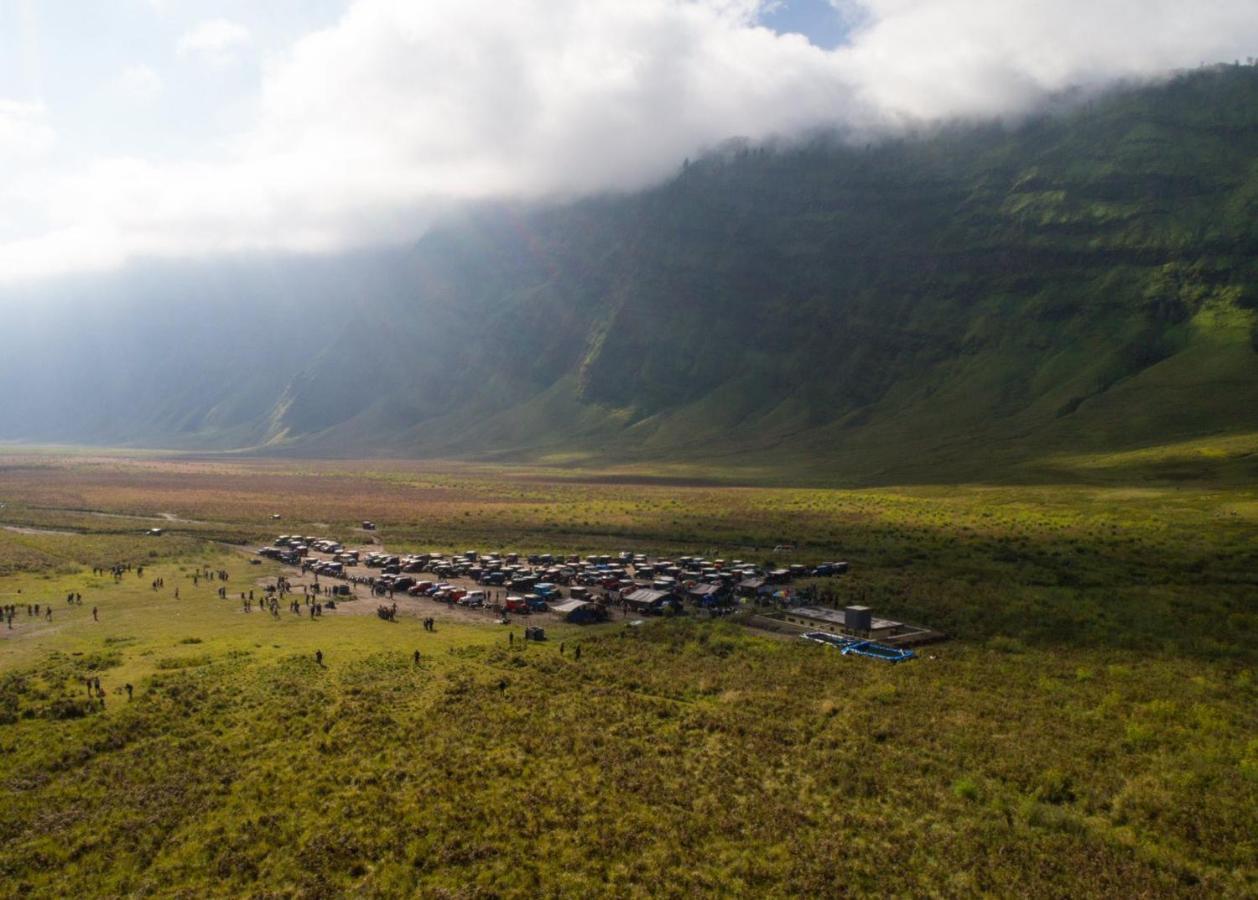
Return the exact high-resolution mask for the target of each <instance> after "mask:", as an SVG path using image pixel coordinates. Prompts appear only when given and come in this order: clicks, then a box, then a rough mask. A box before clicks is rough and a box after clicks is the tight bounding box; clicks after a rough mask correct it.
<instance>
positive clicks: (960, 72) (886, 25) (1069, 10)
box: [832, 0, 1258, 118]
mask: <svg viewBox="0 0 1258 900" xmlns="http://www.w3.org/2000/svg"><path fill="white" fill-rule="evenodd" d="M832 2H834V3H835V5H836V6H837V7H838V8H840V9H841V10H844V11H846V12H848V13H849V14H851V15H853V21H855V22H857V23H859V24H858V26H857V30H856V32H855V34H854V35H853V37H852V41H851V44H850V45H849V46H848V47H846V48H844V49H843V50H841V51H840V58H841V60H842V66H843V70H844V73H845V76H846V77H847V78H848V79H849V80H850V81H851V82H852V83H853V84H855V85H857V86H858V87H859V90H860V93H861V96H862V97H863V98H864V99H865V100H867V101H868V102H869V103H871V104H873V105H874V106H876V107H878V108H880V109H882V110H884V111H887V112H889V113H892V114H896V115H903V116H910V117H918V118H934V117H937V116H940V115H987V114H998V113H1006V112H1012V111H1016V110H1019V109H1023V108H1025V107H1026V106H1027V105H1028V104H1030V103H1033V102H1035V101H1036V100H1038V99H1041V98H1042V97H1044V95H1045V94H1048V93H1051V92H1054V91H1060V90H1062V89H1065V88H1068V87H1074V86H1089V85H1097V84H1101V83H1105V82H1109V81H1112V80H1114V79H1117V78H1140V77H1147V76H1154V75H1160V74H1162V73H1164V72H1167V71H1169V70H1171V69H1174V68H1178V67H1193V66H1196V65H1198V64H1199V63H1201V62H1207V63H1213V62H1221V61H1225V60H1226V61H1231V60H1232V59H1235V58H1241V59H1243V58H1244V57H1245V56H1246V55H1247V54H1252V53H1253V52H1254V50H1253V48H1254V47H1255V46H1258V15H1256V14H1255V9H1254V5H1253V3H1252V0H1195V2H1191V3H1189V2H1184V0H832Z"/></svg>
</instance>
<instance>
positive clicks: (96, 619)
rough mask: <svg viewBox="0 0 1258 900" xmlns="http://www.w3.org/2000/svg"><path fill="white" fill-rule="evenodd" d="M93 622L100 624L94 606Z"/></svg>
mask: <svg viewBox="0 0 1258 900" xmlns="http://www.w3.org/2000/svg"><path fill="white" fill-rule="evenodd" d="M92 621H93V622H99V621H100V617H99V616H98V615H96V607H95V606H93V607H92Z"/></svg>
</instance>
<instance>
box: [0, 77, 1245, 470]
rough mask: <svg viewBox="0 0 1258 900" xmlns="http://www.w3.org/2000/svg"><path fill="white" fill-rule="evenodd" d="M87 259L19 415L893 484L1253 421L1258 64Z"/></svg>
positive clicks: (221, 435)
mask: <svg viewBox="0 0 1258 900" xmlns="http://www.w3.org/2000/svg"><path fill="white" fill-rule="evenodd" d="M101 284H104V285H105V286H104V287H102V286H101ZM101 284H91V285H79V286H78V287H77V288H76V289H75V290H76V291H77V292H78V293H80V294H82V295H84V296H87V297H88V298H89V299H90V300H92V303H90V304H89V306H90V308H92V309H95V310H97V312H96V313H93V314H91V315H88V316H82V315H78V314H77V313H76V314H74V315H71V314H69V313H66V314H64V315H63V316H62V317H61V318H57V317H56V316H51V317H50V315H45V314H44V313H42V312H41V311H40V310H39V305H38V303H36V302H34V301H32V302H31V303H28V304H25V305H24V306H23V307H21V308H22V309H23V310H25V311H24V312H21V313H20V314H18V315H17V316H16V319H15V320H14V321H11V322H10V323H9V324H10V329H9V333H10V335H11V338H10V340H11V352H10V353H8V354H6V355H5V358H4V359H0V387H3V388H4V395H5V398H6V401H5V403H4V404H3V405H2V407H0V438H21V439H28V440H65V441H80V442H94V443H113V444H134V445H145V446H174V447H193V448H220V449H221V448H246V449H254V450H256V449H258V448H260V447H264V448H265V449H266V450H267V452H276V453H289V454H298V455H308V456H359V455H405V456H418V457H423V456H448V457H463V458H479V459H493V460H533V461H543V462H545V461H550V462H560V461H588V462H591V463H600V464H602V463H609V462H611V463H622V462H623V463H640V464H646V465H650V464H656V463H662V462H669V461H679V460H680V461H692V462H700V463H702V462H705V461H707V462H712V463H720V464H722V465H726V464H728V465H734V466H760V467H766V466H767V467H778V468H780V469H782V470H785V471H800V472H803V473H807V474H817V475H820V476H824V477H834V478H838V479H844V480H852V481H861V480H864V481H880V480H895V479H898V480H903V479H923V480H939V479H942V480H948V479H952V478H957V479H959V478H973V477H995V476H996V473H1002V472H1003V473H1010V472H1018V471H1023V470H1025V468H1026V467H1027V466H1028V465H1033V464H1035V463H1036V461H1037V460H1042V459H1046V458H1049V457H1054V456H1059V455H1062V454H1081V453H1089V452H1101V451H1111V450H1113V451H1125V450H1136V449H1138V448H1141V447H1147V446H1153V445H1161V444H1173V443H1176V442H1182V441H1188V440H1192V439H1194V438H1197V437H1202V436H1211V435H1243V434H1247V433H1255V432H1258V324H1256V322H1258V319H1256V314H1255V310H1256V308H1258V69H1255V68H1253V67H1238V66H1226V67H1217V68H1212V69H1203V70H1200V71H1197V72H1193V73H1188V74H1184V75H1180V76H1177V77H1175V78H1173V79H1170V80H1168V81H1167V82H1165V83H1162V84H1158V85H1152V86H1143V87H1135V88H1128V89H1123V90H1118V91H1113V92H1110V93H1109V94H1107V95H1104V96H1102V97H1097V98H1093V99H1092V100H1080V101H1078V102H1076V103H1073V104H1071V105H1070V106H1069V109H1068V111H1066V112H1060V113H1053V114H1047V113H1046V114H1043V115H1041V116H1038V117H1035V118H1032V119H1029V120H1026V121H1022V122H1019V123H1014V124H1008V125H1002V124H999V123H986V124H965V125H961V124H958V125H953V126H949V127H945V128H939V129H934V130H931V131H929V132H928V133H922V134H919V135H913V136H906V137H903V138H900V139H897V140H893V141H886V142H879V143H872V144H869V145H865V144H853V143H852V142H851V141H844V140H840V139H838V138H835V137H831V136H818V137H815V138H811V139H808V140H805V141H797V142H793V143H783V144H781V145H777V146H751V145H746V144H742V143H738V142H732V143H730V144H729V145H728V146H726V147H723V148H721V149H720V150H718V151H717V152H713V153H711V154H709V155H707V156H705V157H703V158H701V159H698V160H696V161H694V162H689V161H688V162H687V163H686V165H685V166H684V167H682V169H681V170H680V171H679V172H678V174H677V175H676V177H675V178H673V179H671V180H670V181H669V182H668V183H666V184H663V185H660V186H659V187H657V188H655V189H652V190H649V191H646V192H642V193H639V194H632V195H622V196H609V197H603V198H597V199H592V200H585V201H581V202H576V203H571V204H566V205H558V206H550V207H545V208H539V207H527V206H509V205H502V206H486V207H483V208H479V209H475V210H470V211H467V212H465V213H463V214H461V215H459V216H457V217H451V218H450V219H448V220H446V221H444V222H443V223H442V225H441V226H440V227H437V228H435V229H433V230H432V231H431V232H430V233H429V234H427V235H426V236H425V237H424V238H423V239H422V240H421V241H420V242H419V243H418V245H416V246H415V247H414V248H413V249H412V250H410V251H407V252H405V253H399V254H389V253H382V254H375V255H370V256H361V257H355V258H352V259H349V258H347V259H342V260H322V261H319V260H285V261H282V262H278V263H276V262H272V263H257V264H256V265H255V264H250V265H244V266H237V267H235V268H231V267H229V268H228V269H226V270H225V271H213V272H211V271H209V270H208V267H207V268H201V267H197V266H188V267H184V268H182V269H169V270H165V271H164V272H163V273H162V274H161V275H160V276H154V275H152V273H150V274H149V275H148V276H145V277H143V278H141V277H139V276H134V275H124V276H117V277H116V278H114V279H113V280H112V281H111V280H109V279H105V280H103V282H102V283H101ZM137 285H138V286H137ZM117 297H123V298H125V301H124V302H120V303H118V304H111V302H110V299H111V298H117ZM53 306H56V304H53ZM65 308H66V309H72V308H73V309H77V308H78V307H76V306H74V305H73V304H68V305H65ZM32 309H34V310H35V311H34V312H32V311H31V310H32ZM50 347H53V348H56V349H54V350H51V351H50V350H49V349H48V348H50ZM50 353H51V355H52V357H53V358H52V359H50ZM1254 474H1255V475H1258V472H1255V473H1254Z"/></svg>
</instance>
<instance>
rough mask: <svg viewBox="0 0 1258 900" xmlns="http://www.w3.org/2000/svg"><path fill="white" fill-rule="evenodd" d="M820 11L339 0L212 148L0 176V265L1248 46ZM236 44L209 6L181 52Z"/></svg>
mask: <svg viewBox="0 0 1258 900" xmlns="http://www.w3.org/2000/svg"><path fill="white" fill-rule="evenodd" d="M832 2H834V3H835V5H836V8H837V9H838V10H839V12H840V13H841V14H842V15H844V16H845V18H846V20H847V21H849V22H851V23H855V24H854V27H855V31H854V32H853V34H852V36H851V39H850V41H849V42H848V43H847V44H846V45H844V46H842V47H840V48H838V49H837V50H834V51H830V52H827V51H824V50H821V49H819V48H817V47H815V46H813V45H811V44H809V43H808V41H807V40H805V39H804V38H803V37H801V36H798V35H777V34H775V33H773V32H771V31H769V30H767V29H764V28H761V27H757V26H756V24H755V23H756V21H757V17H758V15H759V13H760V12H761V10H762V8H763V5H764V4H763V3H761V2H758V0H515V2H510V3H503V2H501V0H425V2H423V3H415V2H411V0H358V2H355V3H354V4H353V5H352V6H351V7H350V8H349V9H348V11H347V12H346V13H345V14H344V15H343V16H342V17H341V18H340V20H339V21H337V22H336V24H335V25H334V26H332V27H330V28H327V29H325V30H322V31H319V32H315V33H312V34H309V35H307V36H306V37H304V38H303V39H301V40H300V41H298V42H297V43H296V44H295V45H294V46H293V47H291V48H290V49H289V50H288V51H287V52H286V53H284V54H283V55H280V56H276V57H272V58H270V59H268V60H267V61H266V62H265V63H264V68H263V75H262V87H261V94H260V98H259V101H258V110H259V111H258V115H257V119H256V122H255V123H254V125H253V126H252V127H251V128H250V129H249V130H248V131H247V132H246V133H243V134H238V135H235V136H224V138H223V140H222V141H221V142H219V149H217V150H216V151H214V152H213V153H212V155H208V156H206V157H205V158H202V159H195V160H190V159H179V160H161V159H149V160H139V159H125V160H109V159H101V160H97V161H96V162H94V163H91V164H90V165H86V166H83V167H81V168H79V169H76V170H74V171H70V172H67V171H60V170H53V169H48V168H35V169H32V170H31V171H29V172H27V173H25V174H26V176H27V177H26V178H25V179H23V181H22V184H23V187H22V189H21V190H17V189H16V188H13V187H12V186H10V189H9V190H8V191H7V192H6V190H5V189H4V187H5V186H4V184H3V182H0V209H3V208H4V206H5V204H6V203H11V204H12V208H14V209H21V208H34V209H37V210H38V213H39V215H38V216H34V217H32V220H33V221H38V222H39V227H38V228H34V229H31V230H29V231H28V232H27V233H24V234H22V235H21V236H20V237H21V241H22V243H20V244H16V243H8V244H4V243H2V241H3V238H0V279H3V278H4V277H5V276H9V277H15V276H17V275H24V276H30V275H32V274H39V273H46V272H55V271H61V270H64V269H66V268H70V267H76V266H77V267H94V266H105V265H113V264H116V263H117V262H119V261H122V260H126V259H129V258H135V257H140V256H147V255H157V256H176V255H188V254H214V253H224V252H233V251H247V250H298V251H302V250H305V251H322V250H332V249H338V248H343V247H347V246H350V245H355V244H364V243H371V242H377V241H382V240H391V241H409V240H412V239H414V237H415V236H416V233H417V231H418V230H419V229H421V228H422V227H423V224H424V223H425V222H426V221H428V220H429V218H430V217H431V215H432V214H433V212H434V211H435V210H439V209H442V208H443V207H445V206H446V205H448V204H450V203H456V202H459V201H460V200H466V199H475V198H485V197H496V196H509V197H539V196H547V195H559V194H570V193H579V192H585V191H595V190H603V189H617V188H626V189H628V188H634V187H638V186H642V185H645V184H648V183H650V182H652V181H653V180H655V179H658V178H660V177H662V176H664V175H666V174H667V173H669V172H670V171H673V170H674V169H675V168H676V167H677V166H678V165H679V163H680V161H681V159H682V158H684V157H685V156H687V155H693V154H695V153H696V152H699V151H701V150H702V149H703V148H704V147H708V146H712V145H714V144H717V143H719V142H720V141H722V140H723V139H725V138H727V137H730V136H733V135H742V136H747V137H751V138H761V137H767V136H770V135H773V134H782V133H791V132H794V131H798V130H800V129H806V128H809V127H811V126H817V125H826V124H834V123H845V124H849V125H852V126H854V127H858V128H862V129H866V130H868V129H875V128H886V127H894V126H895V124H896V123H899V122H903V121H908V120H915V119H921V118H927V119H929V118H936V117H941V116H953V115H980V114H999V113H1005V112H1010V111H1015V110H1018V109H1021V108H1023V107H1025V105H1026V104H1028V103H1033V102H1035V101H1036V100H1037V99H1039V98H1041V97H1043V96H1044V95H1045V94H1046V93H1048V92H1052V91H1055V90H1059V89H1061V88H1065V87H1068V86H1070V85H1073V84H1080V83H1081V84H1095V83H1100V82H1103V81H1107V80H1110V79H1113V78H1117V77H1132V76H1134V77H1141V76H1149V75H1155V74H1159V73H1162V72H1164V71H1166V70H1167V69H1170V68H1173V67H1177V66H1195V65H1196V64H1197V63H1198V62H1199V61H1202V60H1205V61H1214V60H1219V59H1229V60H1230V59H1232V58H1233V57H1241V58H1243V57H1244V56H1245V55H1246V49H1247V48H1252V47H1254V46H1258V17H1256V16H1254V15H1253V14H1252V0H1197V2H1196V3H1194V4H1192V5H1188V4H1183V3H1181V2H1175V3H1173V2H1170V0H1139V2H1132V0H1056V2H1051V3H1050V2H1046V0H832ZM248 39H249V38H248V32H247V31H243V29H241V27H240V26H234V25H233V24H232V23H230V22H225V21H223V20H217V21H216V22H211V23H204V24H203V25H202V26H199V27H198V28H197V29H195V30H194V31H193V32H190V33H189V34H188V35H185V37H184V39H183V40H181V41H180V48H179V52H180V53H181V54H183V55H185V56H186V55H189V54H195V55H198V56H202V57H205V58H209V59H216V58H217V59H221V58H222V56H221V54H223V53H228V52H231V51H233V50H235V49H238V48H239V47H240V46H241V45H242V43H244V42H247V41H248ZM1249 52H1251V53H1252V52H1253V50H1252V49H1250V50H1249ZM37 119H38V117H37ZM5 122H6V119H5V115H4V113H3V109H2V108H0V154H3V152H4V151H3V147H4V145H5V141H6V138H5V137H4V133H5V132H4V129H5V128H6V124H5ZM19 130H20V129H19ZM19 142H20V141H19ZM27 142H28V143H29V135H28V138H27ZM10 218H11V217H10ZM12 231H13V225H12V221H10V223H9V225H8V227H6V228H5V229H4V230H3V231H0V234H7V233H12Z"/></svg>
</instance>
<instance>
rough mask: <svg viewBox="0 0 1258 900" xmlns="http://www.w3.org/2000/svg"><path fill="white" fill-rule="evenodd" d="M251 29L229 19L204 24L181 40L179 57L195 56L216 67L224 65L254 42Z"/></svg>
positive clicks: (176, 51) (212, 20) (178, 49)
mask: <svg viewBox="0 0 1258 900" xmlns="http://www.w3.org/2000/svg"><path fill="white" fill-rule="evenodd" d="M252 39H253V38H252V35H251V34H250V32H249V29H248V28H246V27H245V26H244V25H241V24H240V23H238V22H232V21H229V20H227V19H210V20H209V21H206V22H202V23H200V24H199V25H197V26H196V27H195V28H193V29H192V30H191V31H189V32H187V33H185V34H184V35H183V36H182V37H180V38H179V42H178V43H177V44H176V45H175V53H176V54H177V55H178V56H195V57H199V58H200V59H203V60H205V61H206V62H209V63H212V64H214V65H224V64H226V63H230V62H231V61H232V60H234V59H235V58H236V54H237V53H238V52H239V51H240V50H241V48H243V47H245V46H246V45H247V44H249V42H250V41H251V40H252Z"/></svg>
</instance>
